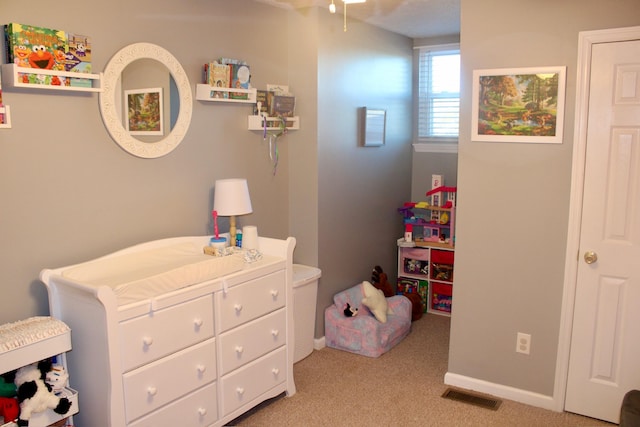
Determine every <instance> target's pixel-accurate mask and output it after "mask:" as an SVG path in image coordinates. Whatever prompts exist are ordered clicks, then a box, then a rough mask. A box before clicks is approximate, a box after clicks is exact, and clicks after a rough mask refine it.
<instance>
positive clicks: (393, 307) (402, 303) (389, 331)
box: [324, 282, 411, 357]
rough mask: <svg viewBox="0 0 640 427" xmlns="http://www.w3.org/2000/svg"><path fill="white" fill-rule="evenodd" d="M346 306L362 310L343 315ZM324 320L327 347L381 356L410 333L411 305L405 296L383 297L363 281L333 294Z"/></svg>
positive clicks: (370, 355) (364, 354)
mask: <svg viewBox="0 0 640 427" xmlns="http://www.w3.org/2000/svg"><path fill="white" fill-rule="evenodd" d="M363 300H365V302H364V303H363ZM385 302H386V306H387V307H388V309H387V307H384V305H385ZM347 303H348V304H349V305H350V306H351V307H353V308H357V309H358V310H359V312H358V314H357V315H356V316H354V317H347V316H346V315H345V314H344V309H345V308H346V306H347ZM365 304H366V305H365ZM367 306H368V307H367ZM374 313H375V315H374ZM385 317H386V321H385V322H383V321H381V320H385ZM324 319H325V341H326V345H327V346H328V347H331V348H336V349H339V350H345V351H349V352H352V353H357V354H361V355H363V356H369V357H378V356H380V355H381V354H383V353H386V352H387V351H389V350H390V349H391V348H393V347H394V346H395V345H396V344H398V343H399V342H400V341H402V339H403V338H404V337H406V336H407V334H409V332H410V330H411V302H410V301H409V299H407V298H406V297H404V296H402V295H395V296H392V297H389V298H384V295H383V294H382V292H381V291H379V290H377V289H375V288H374V287H373V285H371V283H369V282H362V283H360V284H358V285H355V286H353V287H351V288H349V289H346V290H344V291H342V292H338V293H337V294H336V295H334V297H333V305H331V306H329V307H327V308H326V309H325V312H324ZM378 319H380V320H378Z"/></svg>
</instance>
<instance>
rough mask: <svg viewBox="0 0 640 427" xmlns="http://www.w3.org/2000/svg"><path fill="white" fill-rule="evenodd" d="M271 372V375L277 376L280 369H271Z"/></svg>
mask: <svg viewBox="0 0 640 427" xmlns="http://www.w3.org/2000/svg"><path fill="white" fill-rule="evenodd" d="M271 372H273V375H275V376H278V374H279V373H280V369H278V368H273V369H272V370H271Z"/></svg>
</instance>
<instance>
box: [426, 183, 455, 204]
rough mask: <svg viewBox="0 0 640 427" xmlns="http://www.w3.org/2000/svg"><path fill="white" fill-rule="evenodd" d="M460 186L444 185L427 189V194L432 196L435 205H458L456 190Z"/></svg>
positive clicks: (432, 202)
mask: <svg viewBox="0 0 640 427" xmlns="http://www.w3.org/2000/svg"><path fill="white" fill-rule="evenodd" d="M457 191H458V187H446V186H444V185H442V186H440V187H436V188H434V189H432V190H429V191H427V193H426V196H427V197H430V198H431V204H432V205H433V206H439V207H443V208H451V207H454V206H455V205H456V192H457Z"/></svg>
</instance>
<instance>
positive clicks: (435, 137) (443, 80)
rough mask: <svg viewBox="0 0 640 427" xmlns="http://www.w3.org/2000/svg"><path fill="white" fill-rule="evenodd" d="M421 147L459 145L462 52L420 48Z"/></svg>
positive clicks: (455, 47) (448, 47)
mask: <svg viewBox="0 0 640 427" xmlns="http://www.w3.org/2000/svg"><path fill="white" fill-rule="evenodd" d="M418 73H419V74H418V141H417V142H418V143H434V142H435V143H438V142H449V143H451V142H456V141H457V140H458V127H459V126H458V125H459V112H460V48H459V46H458V45H446V46H425V47H421V48H419V63H418Z"/></svg>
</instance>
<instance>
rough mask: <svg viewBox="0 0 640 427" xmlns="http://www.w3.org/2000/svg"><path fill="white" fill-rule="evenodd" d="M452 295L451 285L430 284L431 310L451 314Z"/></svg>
mask: <svg viewBox="0 0 640 427" xmlns="http://www.w3.org/2000/svg"><path fill="white" fill-rule="evenodd" d="M452 294H453V288H452V286H451V285H447V284H446V283H434V282H431V310H433V311H441V312H444V313H451V299H452V298H451V297H452Z"/></svg>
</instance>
